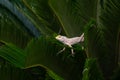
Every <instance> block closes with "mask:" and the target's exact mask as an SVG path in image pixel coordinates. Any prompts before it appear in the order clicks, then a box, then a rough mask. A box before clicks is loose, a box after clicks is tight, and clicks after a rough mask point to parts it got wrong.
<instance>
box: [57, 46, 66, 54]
mask: <svg viewBox="0 0 120 80" xmlns="http://www.w3.org/2000/svg"><path fill="white" fill-rule="evenodd" d="M63 51H65V47H64V48H63V49H62V50H60V51H59V52H58V53H57V54H60V53H62V52H63Z"/></svg>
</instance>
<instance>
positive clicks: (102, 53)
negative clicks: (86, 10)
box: [87, 0, 120, 78]
mask: <svg viewBox="0 0 120 80" xmlns="http://www.w3.org/2000/svg"><path fill="white" fill-rule="evenodd" d="M119 2H120V1H118V0H114V1H113V0H111V1H107V0H106V1H104V4H103V7H104V8H103V7H100V8H99V9H100V12H99V16H98V20H97V22H96V25H95V26H92V28H91V29H89V30H88V34H87V36H88V37H87V40H88V41H89V42H88V52H89V54H90V55H91V57H97V58H98V61H99V63H100V66H101V68H102V71H103V72H104V76H106V78H108V76H110V75H112V73H113V71H114V69H115V67H116V66H117V65H118V58H117V56H118V41H119V40H118V37H119V22H120V19H119V18H118V17H120V14H119V12H120V5H119V4H118V3H119ZM89 27H90V25H89ZM103 62H104V63H103ZM111 63H112V65H111ZM108 67H109V68H108Z"/></svg>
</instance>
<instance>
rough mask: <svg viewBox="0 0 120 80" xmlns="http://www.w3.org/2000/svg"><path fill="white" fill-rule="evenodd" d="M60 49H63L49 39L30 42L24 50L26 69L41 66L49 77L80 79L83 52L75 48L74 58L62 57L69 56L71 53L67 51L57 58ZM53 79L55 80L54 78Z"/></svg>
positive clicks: (83, 57)
mask: <svg viewBox="0 0 120 80" xmlns="http://www.w3.org/2000/svg"><path fill="white" fill-rule="evenodd" d="M60 48H61V49H62V48H63V47H60V46H59V45H56V43H55V40H54V39H52V40H51V38H49V37H40V38H39V40H32V41H31V42H30V43H29V44H28V47H27V48H26V53H27V60H26V68H29V67H35V66H42V67H44V68H46V69H47V71H48V73H50V75H51V73H52V75H53V73H55V74H57V75H59V76H60V77H62V78H63V79H67V80H73V79H76V80H77V79H80V78H81V77H82V75H81V74H82V73H81V72H82V68H83V64H84V60H85V53H84V51H81V50H78V49H77V48H76V49H77V50H76V51H75V52H76V57H75V58H72V57H68V56H64V57H62V55H66V54H67V55H71V53H70V50H69V49H68V50H66V51H65V52H63V53H61V54H59V55H58V56H57V52H58V51H59V50H60ZM53 78H56V76H54V77H53Z"/></svg>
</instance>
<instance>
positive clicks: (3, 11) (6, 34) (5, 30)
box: [0, 5, 33, 48]
mask: <svg viewBox="0 0 120 80" xmlns="http://www.w3.org/2000/svg"><path fill="white" fill-rule="evenodd" d="M24 26H25V25H24V24H23V23H22V22H21V21H20V20H19V19H18V18H16V16H15V15H14V14H12V13H11V12H10V11H9V10H8V9H7V8H5V7H4V6H1V5H0V40H3V41H6V42H11V43H14V44H16V45H18V46H20V47H21V48H24V47H25V46H26V44H27V42H28V41H29V40H30V39H31V38H32V37H33V36H32V34H30V33H28V32H27V31H26V29H25V28H24Z"/></svg>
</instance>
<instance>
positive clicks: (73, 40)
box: [55, 33, 84, 55]
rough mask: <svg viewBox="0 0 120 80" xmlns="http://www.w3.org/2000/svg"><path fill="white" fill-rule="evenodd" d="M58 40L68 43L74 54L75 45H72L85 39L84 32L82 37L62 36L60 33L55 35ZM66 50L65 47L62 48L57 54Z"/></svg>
mask: <svg viewBox="0 0 120 80" xmlns="http://www.w3.org/2000/svg"><path fill="white" fill-rule="evenodd" d="M55 38H56V39H57V40H58V41H60V42H61V43H63V44H65V45H67V46H68V47H70V48H71V53H72V55H74V51H73V47H72V45H74V44H77V43H79V42H83V41H84V33H82V35H81V36H80V37H72V38H68V37H66V36H62V35H58V36H56V37H55ZM64 50H65V47H64V48H63V49H62V50H60V51H59V52H58V53H57V54H59V53H61V52H63V51H64Z"/></svg>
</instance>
